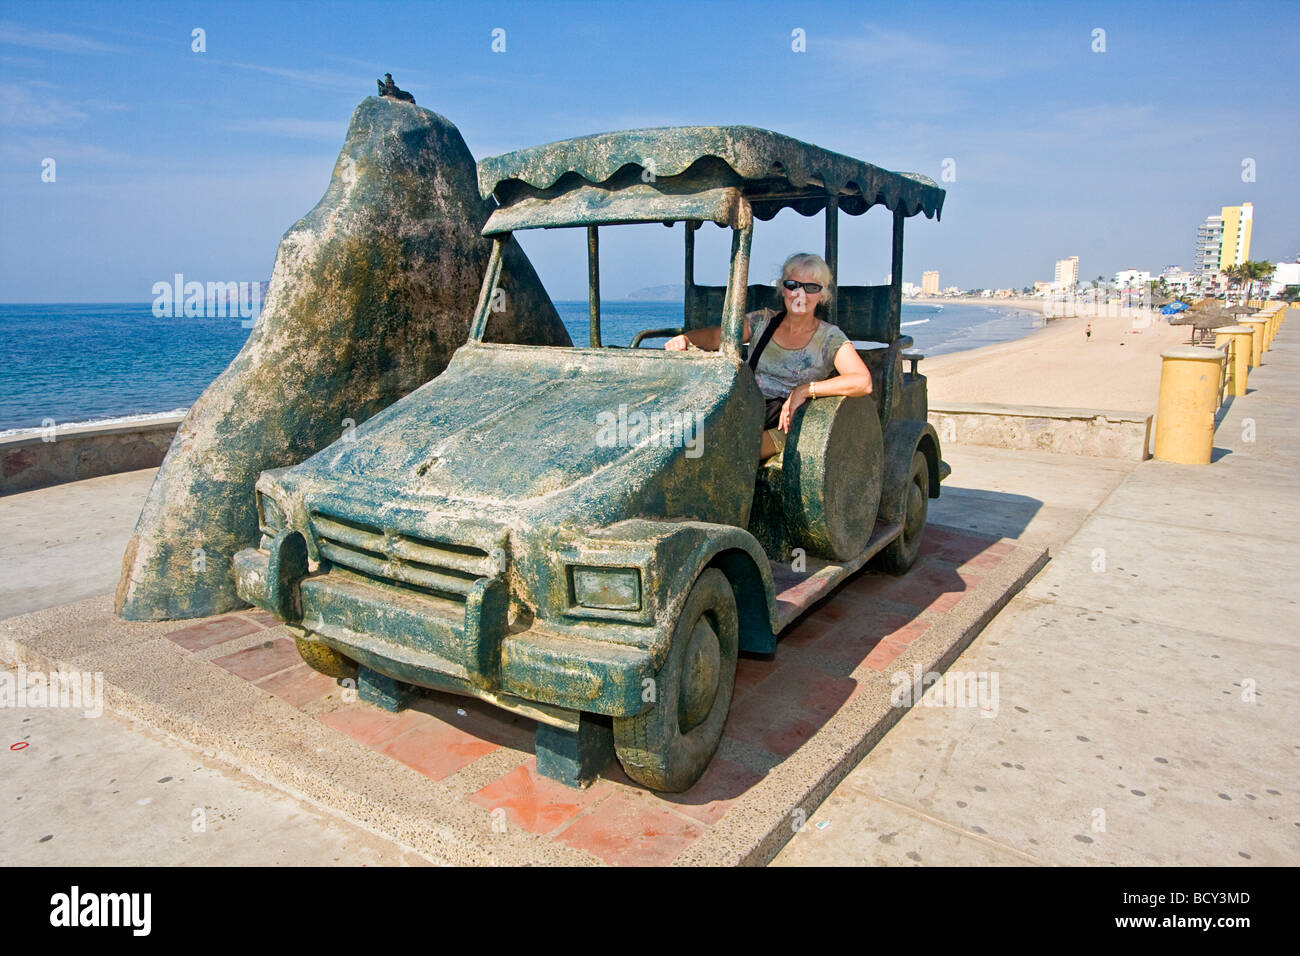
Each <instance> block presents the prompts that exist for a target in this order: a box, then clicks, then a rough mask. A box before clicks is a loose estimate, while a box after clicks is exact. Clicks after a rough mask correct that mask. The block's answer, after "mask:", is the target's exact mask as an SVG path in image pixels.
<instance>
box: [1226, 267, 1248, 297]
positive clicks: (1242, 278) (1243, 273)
mask: <svg viewBox="0 0 1300 956" xmlns="http://www.w3.org/2000/svg"><path fill="white" fill-rule="evenodd" d="M1223 274H1224V275H1225V276H1227V277H1228V293H1229V294H1228V296H1227V298H1228V299H1229V300H1231V298H1232V296H1231V293H1232V287H1233V286H1234V285H1238V286H1241V287H1243V288H1244V287H1245V285H1246V282H1247V281H1248V280H1249V279H1250V273H1249V270H1247V268H1246V263H1244V262H1243V263H1241V264H1240V265H1235V266H1228V268H1226V269H1224V270H1223ZM1242 301H1243V302H1244V301H1245V299H1243V300H1242Z"/></svg>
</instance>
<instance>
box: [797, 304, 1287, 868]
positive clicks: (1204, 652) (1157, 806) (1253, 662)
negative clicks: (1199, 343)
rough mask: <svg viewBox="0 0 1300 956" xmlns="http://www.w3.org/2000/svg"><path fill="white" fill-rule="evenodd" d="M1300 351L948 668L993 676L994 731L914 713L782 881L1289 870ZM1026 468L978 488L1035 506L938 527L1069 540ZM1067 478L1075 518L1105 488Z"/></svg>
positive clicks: (835, 803)
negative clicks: (813, 867) (973, 872)
mask: <svg viewBox="0 0 1300 956" xmlns="http://www.w3.org/2000/svg"><path fill="white" fill-rule="evenodd" d="M1295 337H1296V330H1294V329H1285V330H1284V331H1283V332H1282V334H1281V335H1280V336H1279V337H1278V338H1277V339H1276V340H1275V341H1274V343H1273V350H1272V351H1271V352H1268V353H1266V354H1265V356H1264V362H1263V364H1262V365H1261V366H1260V367H1259V368H1258V369H1256V370H1254V371H1253V372H1252V374H1251V377H1250V383H1249V384H1250V391H1249V393H1248V394H1247V395H1245V396H1244V397H1242V398H1238V399H1236V400H1235V401H1233V402H1232V403H1231V404H1230V405H1228V406H1227V407H1225V409H1224V410H1223V411H1221V412H1220V416H1221V421H1220V423H1219V427H1218V429H1217V431H1216V435H1215V446H1216V451H1215V459H1216V460H1215V461H1214V463H1213V464H1211V465H1208V466H1194V465H1171V464H1166V463H1163V462H1157V461H1148V462H1144V463H1142V464H1140V465H1137V466H1136V467H1132V468H1131V469H1130V470H1128V473H1127V474H1126V475H1125V476H1124V477H1123V479H1122V480H1121V481H1120V482H1119V483H1118V486H1117V487H1115V488H1114V490H1113V491H1110V492H1109V494H1106V495H1105V496H1104V500H1102V501H1100V502H1099V503H1097V504H1096V505H1095V507H1092V508H1091V509H1090V514H1088V515H1087V517H1086V520H1083V521H1082V524H1081V526H1080V527H1078V529H1077V530H1076V531H1073V533H1072V534H1069V535H1068V539H1067V540H1065V541H1064V543H1063V545H1061V546H1059V547H1057V546H1053V547H1052V558H1053V559H1052V562H1051V563H1050V564H1049V565H1048V566H1047V567H1046V568H1045V569H1044V570H1043V571H1042V572H1041V573H1040V574H1039V575H1038V576H1037V578H1035V580H1033V581H1032V582H1030V584H1029V586H1028V587H1026V588H1025V589H1024V590H1023V591H1022V592H1021V593H1020V594H1019V595H1018V596H1016V597H1015V598H1014V599H1013V600H1012V602H1011V603H1010V604H1009V605H1008V606H1007V607H1006V608H1004V609H1003V610H1002V612H1001V613H1000V614H999V615H998V616H997V618H995V619H994V621H993V622H992V624H990V625H989V626H988V627H987V628H986V629H985V630H984V632H983V633H982V634H981V635H980V636H979V637H978V638H977V639H976V640H975V642H974V643H973V644H972V645H971V646H970V647H969V648H968V649H967V650H966V652H965V653H964V654H963V655H962V656H961V657H960V658H959V659H958V660H957V662H956V663H955V664H954V665H953V668H952V669H951V670H950V671H949V673H950V674H953V673H954V672H957V671H961V672H964V673H965V674H979V673H980V672H983V673H984V674H985V675H986V678H985V680H986V681H987V680H988V679H989V678H990V677H991V676H992V675H994V674H996V675H997V678H998V689H999V695H998V697H999V699H998V702H997V706H996V707H995V708H994V712H993V713H992V714H985V713H982V712H981V711H980V710H979V709H976V708H971V707H953V706H943V707H925V706H922V707H914V708H912V709H911V710H910V711H909V712H908V713H907V715H906V716H905V717H904V718H903V719H902V720H901V721H899V723H898V724H897V725H896V726H895V727H894V728H893V729H892V730H891V731H890V732H889V734H887V735H886V736H885V738H884V740H883V741H882V742H881V743H880V744H879V745H877V746H876V748H875V749H874V750H873V751H872V752H871V753H870V754H868V755H867V757H866V758H865V759H864V760H863V761H862V762H861V763H860V764H859V765H858V767H857V768H856V769H855V770H854V771H853V772H852V773H851V774H850V775H849V776H848V777H847V778H846V779H845V780H844V781H842V782H841V784H840V785H839V787H838V788H837V789H836V790H835V791H834V793H833V794H832V795H831V797H830V798H828V799H827V800H826V801H825V802H824V803H823V804H822V805H821V807H820V808H819V809H818V810H817V811H816V812H815V813H814V814H813V815H812V816H810V817H809V819H808V822H807V824H806V825H805V826H804V827H803V828H802V829H801V830H800V832H799V833H798V834H796V835H795V837H794V838H793V839H792V840H791V842H790V843H789V844H788V845H787V846H786V848H785V850H784V851H783V852H782V853H781V854H780V855H779V856H778V857H777V859H776V861H775V862H776V864H778V865H808V864H823V865H836V864H848V865H879V864H895V865H897V864H902V865H918V864H919V865H967V864H1012V865H1014V864H1027V865H1034V864H1047V865H1052V864H1066V865H1071V864H1074V865H1077V864H1088V865H1096V864H1103V865H1160V866H1187V865H1203V866H1233V865H1274V866H1277V865H1295V864H1296V863H1297V862H1298V861H1300V736H1297V728H1300V688H1298V687H1297V685H1296V674H1297V673H1300V625H1298V624H1297V614H1296V611H1297V590H1296V585H1295V580H1294V575H1295V569H1296V568H1297V567H1300V521H1297V516H1300V491H1298V490H1297V489H1298V487H1300V486H1298V483H1297V476H1298V475H1300V418H1298V416H1297V412H1300V347H1298V346H1297V343H1296V341H1295ZM1067 461H1068V459H1062V462H1063V464H1064V463H1065V462H1067ZM1076 461H1077V460H1076ZM1011 462H1012V459H1010V458H1008V459H1005V463H1006V465H1007V466H1008V467H1011ZM1032 469H1033V466H1032V464H1031V463H1030V462H1029V460H1028V459H1026V461H1025V462H1024V464H1023V465H1022V466H1021V467H1020V468H1019V469H1018V470H1017V471H1011V472H1007V471H1002V470H1001V469H994V470H995V471H998V472H1000V473H999V474H997V475H992V474H990V475H988V476H985V477H984V478H983V479H982V480H979V479H977V484H978V485H982V486H988V485H990V484H992V483H994V482H1000V483H1002V485H1003V487H1004V488H1005V489H1006V490H1013V489H1014V490H1015V491H1017V492H1019V494H1020V495H1021V496H1024V498H1025V499H1027V500H1020V501H1016V500H1014V499H1013V500H1011V501H1003V502H996V501H992V500H990V506H991V507H990V508H989V509H987V510H984V509H980V508H978V507H976V506H975V501H974V498H975V497H976V496H977V495H978V492H976V493H972V494H969V495H966V496H965V497H966V498H967V499H968V500H967V501H965V502H963V501H960V500H958V499H959V498H960V497H962V496H960V495H954V496H953V499H952V500H950V501H949V502H948V503H947V506H948V507H949V508H951V507H953V506H954V505H955V506H957V507H959V508H960V513H959V514H956V515H952V514H948V515H947V517H948V518H949V523H952V524H958V525H959V526H967V527H972V528H978V529H980V530H987V531H993V532H995V533H996V532H998V531H1000V532H1001V533H1003V534H1007V535H1008V536H1016V535H1015V534H1014V533H1013V532H1014V531H1015V525H1016V524H1017V523H1019V522H1021V521H1023V520H1024V518H1025V517H1029V518H1030V519H1031V520H1030V524H1029V525H1028V527H1029V528H1030V529H1033V528H1034V524H1033V522H1035V521H1036V522H1037V523H1038V524H1039V527H1038V528H1037V529H1034V530H1033V531H1032V532H1031V533H1034V534H1037V535H1039V540H1040V541H1049V542H1050V541H1051V539H1052V538H1054V537H1057V536H1058V535H1059V534H1060V533H1061V532H1063V531H1068V530H1069V524H1070V523H1071V521H1072V515H1071V513H1070V512H1068V511H1064V512H1058V513H1057V514H1056V515H1055V516H1054V517H1053V516H1050V514H1049V513H1050V512H1052V511H1056V510H1057V509H1056V508H1053V507H1052V506H1049V505H1048V504H1047V502H1048V501H1051V500H1052V499H1055V500H1056V501H1057V502H1060V498H1061V493H1060V491H1059V490H1058V491H1057V492H1056V493H1055V494H1052V493H1050V492H1048V491H1046V490H1045V489H1043V485H1042V483H1041V477H1042V476H1041V475H1040V476H1039V479H1035V478H1034V476H1033V474H1032ZM958 476H961V478H962V480H961V481H959V480H958ZM1080 477H1081V476H1080V475H1079V474H1078V473H1077V472H1076V471H1075V469H1074V468H1073V467H1071V466H1069V465H1064V467H1062V468H1061V470H1060V474H1059V482H1060V485H1061V486H1063V488H1064V489H1065V490H1067V493H1068V495H1069V496H1073V495H1075V494H1076V493H1077V495H1078V497H1079V499H1080V504H1083V505H1084V506H1085V507H1087V506H1088V505H1089V504H1091V499H1092V498H1093V497H1094V496H1095V495H1096V494H1097V492H1098V490H1099V488H1100V487H1102V486H1104V484H1105V479H1106V475H1105V473H1104V470H1100V469H1099V470H1096V471H1091V472H1089V477H1088V479H1086V480H1084V481H1082V482H1081V481H1080ZM953 480H954V483H955V484H959V485H960V484H962V483H964V481H967V480H969V479H968V478H967V476H966V475H964V474H963V473H962V472H960V471H958V470H957V469H956V468H955V467H954V475H953ZM1035 499H1041V500H1042V501H1043V502H1044V505H1043V508H1042V510H1041V511H1038V510H1037V509H1036V508H1035ZM941 501H942V499H941ZM964 505H969V507H963V506H964ZM1074 514H1077V512H1075V513H1074ZM999 525H1001V526H1002V527H1001V528H999V527H998V526H999Z"/></svg>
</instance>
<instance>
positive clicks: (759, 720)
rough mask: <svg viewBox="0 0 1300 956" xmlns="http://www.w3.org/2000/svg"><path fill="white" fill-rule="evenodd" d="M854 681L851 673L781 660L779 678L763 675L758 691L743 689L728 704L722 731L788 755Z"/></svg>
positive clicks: (831, 711)
mask: <svg viewBox="0 0 1300 956" xmlns="http://www.w3.org/2000/svg"><path fill="white" fill-rule="evenodd" d="M777 654H778V656H780V652H779V651H778V652H777ZM856 686H857V681H855V680H853V679H852V678H851V677H835V676H833V675H830V674H827V673H826V672H824V671H821V670H818V669H816V668H813V667H807V666H805V665H802V664H798V663H794V662H786V663H784V664H782V665H781V670H780V680H779V681H775V680H771V681H765V682H764V684H763V690H762V692H761V693H751V694H747V695H745V697H744V698H742V699H741V700H740V701H738V702H736V703H735V704H734V705H733V707H732V709H731V713H730V714H728V716H727V726H726V731H725V732H726V734H727V735H728V736H731V737H734V738H736V739H737V740H739V741H742V742H743V743H747V744H752V745H754V746H757V747H762V748H763V749H764V750H766V751H768V752H769V753H772V754H776V755H777V756H778V757H787V756H789V755H790V754H792V753H794V752H795V751H796V750H798V749H799V746H800V745H801V744H802V743H803V742H804V741H805V740H807V739H808V738H809V737H811V736H812V735H813V734H814V733H816V731H817V729H818V728H819V727H821V726H822V724H824V723H825V722H826V721H827V720H828V719H830V717H831V716H832V715H834V714H835V712H836V711H837V710H839V708H840V707H842V706H843V705H844V702H845V701H846V700H848V699H849V697H850V695H852V693H853V691H854V689H855V688H856Z"/></svg>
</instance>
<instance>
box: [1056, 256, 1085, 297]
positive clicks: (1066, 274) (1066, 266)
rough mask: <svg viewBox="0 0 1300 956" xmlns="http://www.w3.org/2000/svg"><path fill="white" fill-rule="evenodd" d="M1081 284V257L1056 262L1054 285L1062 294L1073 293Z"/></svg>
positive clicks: (1071, 257)
mask: <svg viewBox="0 0 1300 956" xmlns="http://www.w3.org/2000/svg"><path fill="white" fill-rule="evenodd" d="M1078 284H1079V257H1078V256H1070V257H1069V258H1068V259H1058V260H1056V276H1055V278H1054V279H1053V280H1052V285H1053V286H1054V287H1055V288H1056V289H1057V290H1058V291H1060V292H1073V291H1074V289H1075V287H1076V286H1077V285H1078Z"/></svg>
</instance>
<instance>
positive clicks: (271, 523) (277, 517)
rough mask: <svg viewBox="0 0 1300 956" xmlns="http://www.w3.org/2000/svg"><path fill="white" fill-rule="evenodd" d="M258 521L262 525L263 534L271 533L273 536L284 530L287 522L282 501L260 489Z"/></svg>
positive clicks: (258, 495)
mask: <svg viewBox="0 0 1300 956" xmlns="http://www.w3.org/2000/svg"><path fill="white" fill-rule="evenodd" d="M257 523H258V525H259V526H260V527H261V529H262V532H263V534H267V535H270V536H271V537H273V538H274V537H275V536H276V535H277V534H279V533H280V532H281V531H283V530H284V527H285V524H286V523H287V522H286V520H285V517H284V509H283V508H281V507H280V503H279V502H278V501H276V500H275V499H274V498H272V497H270V496H269V495H264V494H262V493H261V492H260V491H259V492H258V493H257Z"/></svg>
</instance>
